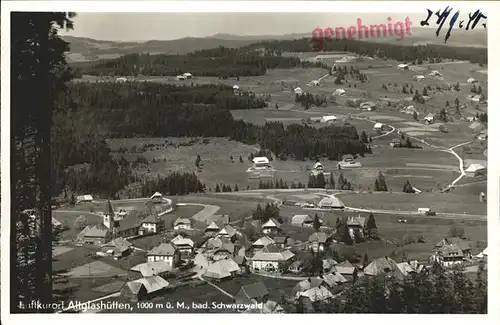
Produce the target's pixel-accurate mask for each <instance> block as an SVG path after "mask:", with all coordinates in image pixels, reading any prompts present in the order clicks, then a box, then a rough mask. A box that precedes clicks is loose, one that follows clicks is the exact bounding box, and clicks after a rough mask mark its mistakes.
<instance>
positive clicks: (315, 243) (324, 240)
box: [308, 232, 332, 252]
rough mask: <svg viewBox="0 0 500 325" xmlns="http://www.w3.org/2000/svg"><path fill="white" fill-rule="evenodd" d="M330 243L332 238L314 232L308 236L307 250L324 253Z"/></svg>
mask: <svg viewBox="0 0 500 325" xmlns="http://www.w3.org/2000/svg"><path fill="white" fill-rule="evenodd" d="M331 242H332V236H330V235H327V234H326V233H324V232H314V233H312V234H311V235H310V236H309V239H308V248H309V249H311V250H313V251H314V252H324V251H325V249H326V248H327V247H328V246H330V243H331Z"/></svg>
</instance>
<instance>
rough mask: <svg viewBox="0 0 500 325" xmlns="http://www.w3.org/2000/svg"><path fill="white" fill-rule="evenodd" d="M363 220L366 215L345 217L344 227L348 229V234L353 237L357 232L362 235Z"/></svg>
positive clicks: (363, 228) (363, 230) (364, 220)
mask: <svg viewBox="0 0 500 325" xmlns="http://www.w3.org/2000/svg"><path fill="white" fill-rule="evenodd" d="M365 222H366V217H361V216H357V217H349V218H347V222H346V227H347V229H348V230H349V234H350V235H351V237H352V238H354V236H355V234H356V233H359V234H360V235H361V236H364V232H365Z"/></svg>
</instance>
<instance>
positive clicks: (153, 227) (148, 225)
mask: <svg viewBox="0 0 500 325" xmlns="http://www.w3.org/2000/svg"><path fill="white" fill-rule="evenodd" d="M164 230H165V220H163V219H161V218H160V217H159V216H158V215H157V214H154V213H151V214H150V215H149V216H147V217H146V219H144V220H142V223H141V227H140V228H139V235H145V234H157V233H160V232H162V231H164Z"/></svg>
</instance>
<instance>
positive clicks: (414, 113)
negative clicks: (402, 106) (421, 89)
mask: <svg viewBox="0 0 500 325" xmlns="http://www.w3.org/2000/svg"><path fill="white" fill-rule="evenodd" d="M413 119H414V120H415V121H418V114H417V112H413Z"/></svg>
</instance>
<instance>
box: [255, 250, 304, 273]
mask: <svg viewBox="0 0 500 325" xmlns="http://www.w3.org/2000/svg"><path fill="white" fill-rule="evenodd" d="M294 257H295V254H293V253H292V252H291V251H290V250H283V249H281V248H279V247H277V246H276V245H272V244H271V245H267V246H266V247H264V248H263V249H261V250H259V251H257V252H256V253H255V254H254V256H253V257H252V268H253V269H254V270H265V271H269V272H276V271H277V270H278V268H279V264H280V263H281V262H287V261H291V260H293V258H294Z"/></svg>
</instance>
